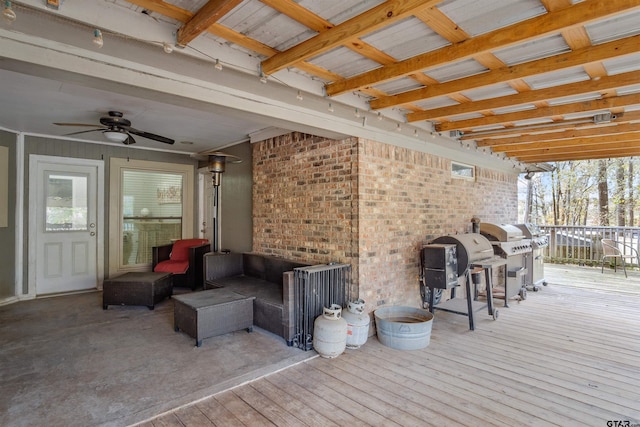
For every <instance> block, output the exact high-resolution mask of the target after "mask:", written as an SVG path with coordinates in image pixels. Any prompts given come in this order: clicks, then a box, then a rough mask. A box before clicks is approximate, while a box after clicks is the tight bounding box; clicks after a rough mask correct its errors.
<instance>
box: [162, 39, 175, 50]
mask: <svg viewBox="0 0 640 427" xmlns="http://www.w3.org/2000/svg"><path fill="white" fill-rule="evenodd" d="M162 49H163V50H164V53H171V52H173V46H171V45H170V44H169V43H167V42H163V43H162Z"/></svg>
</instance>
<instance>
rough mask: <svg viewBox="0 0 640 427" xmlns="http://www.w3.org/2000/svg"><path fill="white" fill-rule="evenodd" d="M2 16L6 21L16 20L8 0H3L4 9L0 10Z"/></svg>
mask: <svg viewBox="0 0 640 427" xmlns="http://www.w3.org/2000/svg"><path fill="white" fill-rule="evenodd" d="M2 17H3V18H4V20H5V21H7V22H13V21H15V20H16V13H15V12H14V11H13V9H11V2H10V1H8V0H7V1H5V2H4V10H3V11H2Z"/></svg>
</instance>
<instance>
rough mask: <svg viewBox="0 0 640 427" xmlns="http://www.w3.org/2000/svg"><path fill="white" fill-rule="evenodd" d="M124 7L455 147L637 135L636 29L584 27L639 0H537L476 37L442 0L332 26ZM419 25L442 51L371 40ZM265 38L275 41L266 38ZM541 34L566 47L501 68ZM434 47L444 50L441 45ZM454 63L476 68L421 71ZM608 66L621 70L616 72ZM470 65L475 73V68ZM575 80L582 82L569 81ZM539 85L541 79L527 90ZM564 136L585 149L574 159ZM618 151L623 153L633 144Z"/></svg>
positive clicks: (416, 0)
mask: <svg viewBox="0 0 640 427" xmlns="http://www.w3.org/2000/svg"><path fill="white" fill-rule="evenodd" d="M129 1H130V2H131V3H133V4H136V5H139V6H141V7H144V8H145V9H146V10H148V11H152V12H155V13H158V14H162V15H164V16H167V17H169V18H172V19H175V20H177V21H178V22H179V23H182V24H184V25H183V26H182V27H181V28H180V30H179V31H178V35H177V40H178V43H183V44H186V43H189V41H191V40H193V38H195V37H197V36H198V34H200V33H202V32H205V31H206V32H208V33H210V34H213V35H215V36H216V37H219V38H223V39H225V40H227V41H228V42H229V43H232V44H236V45H238V46H241V47H242V48H243V49H248V50H250V51H253V52H255V53H256V54H257V55H260V56H262V57H264V58H266V59H264V60H263V61H262V63H261V65H262V71H264V72H265V73H266V74H273V73H278V72H279V71H281V70H284V69H293V68H297V69H299V70H301V71H303V72H304V73H306V74H307V75H311V76H313V77H314V78H317V79H321V80H322V81H324V82H326V85H325V89H326V94H327V96H328V97H333V96H336V95H339V94H343V93H347V92H353V93H360V94H362V95H363V96H365V97H368V98H369V104H370V107H371V109H372V110H382V111H383V113H384V110H386V109H390V108H394V109H397V110H399V111H401V112H403V113H405V114H406V119H407V121H408V122H424V121H429V122H430V124H431V125H432V126H433V128H434V130H436V131H437V132H441V133H445V132H448V131H459V132H460V133H459V135H461V136H460V139H461V140H469V141H473V140H475V143H476V144H477V146H478V147H480V148H485V149H492V150H493V151H496V152H502V153H507V154H508V155H509V156H511V157H513V158H518V159H520V160H522V161H537V160H536V159H543V160H540V161H551V160H553V157H554V156H557V159H558V160H560V159H564V158H566V157H567V156H568V157H575V156H578V155H580V156H599V155H602V156H613V154H611V153H612V152H615V153H618V152H619V151H620V150H622V151H624V148H623V147H618V146H616V147H614V146H613V145H610V144H609V145H607V142H608V141H610V142H611V143H612V144H631V143H630V142H628V141H622V140H621V139H620V138H627V137H629V138H633V137H634V136H635V135H636V134H637V133H638V130H637V128H636V127H637V123H634V121H635V120H638V117H637V116H638V115H640V112H638V110H640V90H637V88H638V87H640V65H639V66H636V67H633V66H629V65H626V64H632V63H638V62H640V61H637V60H635V59H634V60H630V59H625V57H631V56H632V55H639V56H640V31H638V30H635V29H631V30H625V31H620V32H619V33H615V34H614V35H613V36H610V37H605V38H602V37H600V39H599V40H597V41H595V42H594V41H593V40H592V39H591V38H592V37H593V34H594V33H593V25H594V24H600V23H602V22H605V21H608V20H612V19H615V18H620V17H623V16H626V15H634V16H640V2H639V1H638V0H584V1H581V2H574V1H572V0H539V1H540V5H541V6H542V7H543V8H544V9H543V10H546V13H540V14H537V15H536V14H535V13H532V14H529V15H528V16H530V17H529V18H523V19H521V20H519V21H514V20H513V19H511V20H510V19H508V18H506V16H507V15H508V14H509V12H508V11H506V10H501V11H500V14H503V16H502V17H501V18H502V20H504V21H505V22H509V24H508V25H505V26H503V27H497V26H496V27H494V28H493V29H489V31H484V32H482V33H480V34H479V35H472V33H471V32H470V31H469V29H468V28H465V27H464V25H460V23H458V22H456V20H455V16H454V15H451V16H449V15H447V12H448V11H449V10H450V9H449V8H447V6H451V3H450V2H447V4H446V5H445V4H443V3H442V0H388V1H386V2H384V3H381V4H379V5H377V6H375V7H373V8H371V9H369V10H364V9H363V10H362V11H361V12H359V14H350V13H349V12H348V11H336V10H332V13H334V14H335V15H334V16H339V15H340V13H343V14H345V15H346V18H345V19H344V20H341V21H340V22H332V19H333V18H330V17H327V16H324V15H323V14H322V12H318V11H312V10H311V8H307V7H305V6H304V5H303V3H299V2H297V1H295V0H261V1H260V2H256V1H253V0H244V1H241V0H211V1H209V2H207V3H206V4H205V6H203V7H201V8H200V10H195V9H191V10H185V9H181V8H179V7H177V6H175V5H173V4H171V3H169V2H168V1H163V0H129ZM181 4H183V3H181ZM475 7H476V6H475V5H474V4H473V3H471V4H469V5H468V9H467V10H465V11H464V14H468V15H469V16H473V15H474V13H475V14H479V13H478V11H475V10H474V8H475ZM261 8H263V9H264V10H261ZM267 8H269V11H267ZM232 9H233V10H234V14H236V13H239V14H240V16H242V15H243V14H244V15H246V16H252V17H253V16H272V15H273V13H274V11H275V13H277V14H280V15H283V16H286V17H287V18H288V19H291V20H294V21H296V22H297V23H298V24H299V25H301V26H303V28H304V27H306V28H308V29H309V30H311V31H312V32H315V36H312V37H309V38H306V39H304V40H302V41H296V42H295V43H287V42H286V40H287V35H289V37H291V40H294V37H298V34H300V32H299V30H296V31H298V32H297V33H296V32H288V29H287V28H284V27H283V28H271V29H267V26H268V23H267V21H264V22H263V23H259V24H258V25H264V27H261V29H260V30H259V31H254V30H253V29H247V27H243V26H238V27H237V28H236V27H235V26H233V25H232V26H228V25H229V24H228V23H229V22H240V21H239V20H238V19H236V18H235V15H234V19H231V20H225V19H224V18H225V15H227V14H228V13H229V12H230V11H231V10H232ZM237 11H240V12H237ZM538 11H539V9H538ZM336 12H337V13H336ZM457 13H458V14H459V15H457V16H458V18H460V12H457ZM496 18H498V17H496ZM499 21H500V19H496V22H499ZM280 22H281V21H280ZM611 22H614V21H611ZM420 24H422V25H423V26H424V28H425V29H426V30H425V31H431V32H432V34H434V40H435V38H437V37H438V36H439V37H440V44H439V45H438V46H435V47H434V48H429V46H426V48H425V46H420V47H415V48H414V49H413V50H415V51H421V52H424V53H421V54H417V55H415V56H410V57H404V58H400V59H398V58H397V57H396V56H395V54H394V53H393V52H394V51H392V50H387V49H386V48H385V46H386V45H391V44H393V43H391V44H389V43H387V41H385V42H384V43H381V42H380V41H379V40H378V42H376V38H375V37H373V38H371V37H370V36H371V35H372V34H375V32H376V31H378V30H384V29H387V28H393V29H394V30H393V33H397V34H402V31H403V27H404V26H405V25H407V26H408V25H414V26H415V25H420ZM416 28H417V27H416ZM306 34H307V36H308V34H309V31H307V32H306ZM251 35H253V36H254V37H252V36H251ZM263 35H264V36H263ZM275 35H277V36H275ZM307 36H305V37H307ZM270 39H272V40H277V43H276V42H273V43H270V42H269V40H270ZM551 39H553V40H554V43H555V44H559V43H562V42H564V48H557V47H555V48H552V49H550V50H549V52H551V53H550V54H548V55H547V56H542V55H540V54H537V56H536V55H534V56H532V57H531V59H530V60H524V61H519V62H518V61H516V62H513V61H512V62H510V63H509V64H507V63H505V61H503V59H504V56H502V55H501V52H503V51H505V50H508V49H512V48H514V49H518V48H521V47H522V46H525V44H527V45H526V46H528V43H530V44H532V45H533V46H535V45H536V43H540V42H541V41H543V40H551ZM442 40H445V41H446V42H448V43H449V44H448V45H447V46H445V47H441V46H442V45H443V43H442ZM399 43H401V42H400V41H399ZM427 43H428V41H427ZM282 45H288V46H292V47H290V48H287V49H284V50H282V51H280V50H279V49H278V46H282ZM337 48H346V49H349V50H350V51H351V52H354V53H355V54H357V55H359V57H361V58H363V62H362V63H363V64H365V63H366V64H367V66H368V67H369V68H368V69H367V70H366V71H360V72H357V73H352V72H350V71H351V70H349V71H347V72H344V71H345V70H348V69H349V66H348V64H343V65H346V66H337V65H336V64H338V63H339V61H335V60H334V61H333V62H332V61H325V58H326V57H331V55H332V54H333V53H334V52H338V51H341V52H345V50H344V49H342V50H341V49H337ZM409 50H411V49H409ZM351 55H352V56H351V57H353V54H351ZM464 63H469V64H470V63H474V64H475V66H474V67H475V68H474V67H471V68H473V69H474V71H472V72H465V71H464V70H463V71H462V72H461V73H460V77H456V78H450V79H448V78H444V79H443V78H442V77H439V79H440V80H442V81H438V79H436V78H434V77H433V76H431V75H429V71H430V70H433V73H434V75H437V74H435V73H436V71H437V70H441V69H442V67H445V66H446V67H447V68H448V67H452V68H453V69H455V68H456V67H459V66H460V65H461V64H464ZM372 64H374V65H372ZM612 64H625V65H624V66H623V67H619V68H620V69H618V70H614V68H612ZM359 67H360V66H359ZM479 67H484V69H485V71H484V72H478V68H479ZM360 69H362V68H360ZM612 70H614V71H613V72H612ZM343 74H346V75H343ZM580 75H582V80H581V81H577V80H578V79H579V78H580V77H579V76H580ZM554 76H555V79H556V80H555V81H554ZM540 80H542V81H543V84H539V83H538V84H536V82H537V81H540ZM507 85H508V86H507ZM494 86H495V87H497V88H501V90H503V89H508V88H509V87H510V88H511V89H512V92H513V94H511V95H504V93H505V92H500V91H496V94H495V95H494V96H491V95H490V94H489V95H487V94H485V93H490V90H489V89H490V88H492V87H494ZM397 88H400V89H397ZM403 88H406V89H403ZM474 91H475V92H474ZM478 93H479V94H480V95H479V96H478ZM501 93H502V95H501ZM562 98H566V99H565V100H562ZM582 99H588V100H582ZM559 101H562V102H559ZM565 101H566V102H565ZM604 113H608V114H610V115H611V123H604V122H602V121H598V120H595V119H594V117H597V116H598V115H602V114H604ZM634 117H635V118H634ZM594 120H595V121H596V122H597V123H594ZM625 135H626V136H625ZM569 141H574V142H575V143H580V144H582V145H585V147H588V149H587V148H585V151H584V152H583V153H575V152H574V151H575V150H574V148H573V146H572V145H569V144H570V143H569ZM536 144H547V145H539V146H537V147H536ZM599 144H600V145H602V146H603V147H604V146H605V145H607V147H606V149H605V148H603V149H602V150H597V149H595V148H594V146H596V147H597V146H598V145H599ZM628 148H629V153H631V152H633V150H634V149H635V146H634V145H628ZM536 150H537V151H536ZM541 150H542V151H541ZM562 150H566V153H563V151H562ZM616 150H617V151H616ZM534 152H535V157H534ZM525 153H526V154H525ZM565 154H566V155H565ZM520 156H521V157H520ZM587 158H595V157H587Z"/></svg>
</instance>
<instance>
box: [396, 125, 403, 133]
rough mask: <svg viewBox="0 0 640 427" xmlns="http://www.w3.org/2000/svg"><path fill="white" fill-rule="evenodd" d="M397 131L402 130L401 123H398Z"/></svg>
mask: <svg viewBox="0 0 640 427" xmlns="http://www.w3.org/2000/svg"><path fill="white" fill-rule="evenodd" d="M396 131H397V132H402V127H401V126H400V123H398V124H397V125H396Z"/></svg>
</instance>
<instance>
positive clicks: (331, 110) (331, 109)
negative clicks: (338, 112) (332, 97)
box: [327, 103, 333, 113]
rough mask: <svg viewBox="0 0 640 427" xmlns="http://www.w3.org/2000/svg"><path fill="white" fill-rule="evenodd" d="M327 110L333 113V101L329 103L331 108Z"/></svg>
mask: <svg viewBox="0 0 640 427" xmlns="http://www.w3.org/2000/svg"><path fill="white" fill-rule="evenodd" d="M327 111H329V112H330V113H333V105H331V103H329V108H327Z"/></svg>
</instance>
